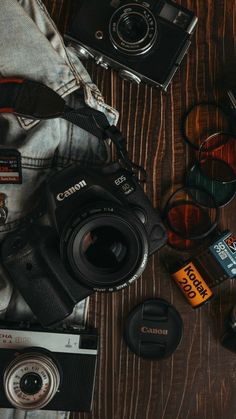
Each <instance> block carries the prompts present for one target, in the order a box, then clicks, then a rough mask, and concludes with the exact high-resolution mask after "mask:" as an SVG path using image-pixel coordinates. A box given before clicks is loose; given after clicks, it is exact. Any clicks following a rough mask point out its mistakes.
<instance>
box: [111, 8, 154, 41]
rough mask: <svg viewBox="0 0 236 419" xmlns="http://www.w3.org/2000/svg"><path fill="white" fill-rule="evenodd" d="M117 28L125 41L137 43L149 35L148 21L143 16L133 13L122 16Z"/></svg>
mask: <svg viewBox="0 0 236 419" xmlns="http://www.w3.org/2000/svg"><path fill="white" fill-rule="evenodd" d="M117 30H118V34H119V36H120V38H121V39H122V40H123V41H124V42H128V43H131V44H135V43H137V42H141V41H142V40H143V39H144V38H145V37H146V36H147V33H148V22H147V20H146V19H145V18H144V17H143V16H141V15H139V14H137V13H131V14H129V15H124V16H122V17H121V19H120V21H119V22H118V24H117Z"/></svg>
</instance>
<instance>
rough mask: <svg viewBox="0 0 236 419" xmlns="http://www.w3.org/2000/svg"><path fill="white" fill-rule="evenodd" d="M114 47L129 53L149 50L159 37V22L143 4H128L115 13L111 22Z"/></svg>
mask: <svg viewBox="0 0 236 419" xmlns="http://www.w3.org/2000/svg"><path fill="white" fill-rule="evenodd" d="M109 32H110V39H111V42H112V44H113V45H114V47H115V48H116V49H118V50H120V51H121V52H123V53H126V54H128V55H141V54H144V53H146V52H148V51H149V50H150V49H151V48H152V47H153V45H154V43H155V41H156V39H157V32H158V31H157V22H156V19H155V17H154V15H153V14H152V12H151V11H150V10H149V9H147V8H146V7H145V6H143V5H141V4H133V3H130V4H126V5H125V6H122V7H120V8H119V9H117V10H116V11H115V13H113V15H112V17H111V20H110V24H109Z"/></svg>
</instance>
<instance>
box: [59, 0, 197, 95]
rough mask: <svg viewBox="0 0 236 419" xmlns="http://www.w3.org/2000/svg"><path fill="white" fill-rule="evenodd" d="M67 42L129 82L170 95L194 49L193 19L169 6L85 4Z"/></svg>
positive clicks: (152, 0) (154, 0) (112, 1)
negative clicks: (183, 64)
mask: <svg viewBox="0 0 236 419" xmlns="http://www.w3.org/2000/svg"><path fill="white" fill-rule="evenodd" d="M78 3H79V4H78V10H77V11H76V14H75V17H74V18H73V19H72V21H71V23H70V25H69V29H68V32H67V34H66V39H68V40H69V41H70V42H72V44H73V45H74V47H75V49H76V50H77V53H78V55H79V56H80V58H86V59H87V58H89V57H93V58H94V59H95V61H96V62H97V64H100V65H101V66H102V67H104V68H106V69H107V68H109V67H112V68H114V69H117V70H119V72H120V75H121V77H123V78H124V79H128V80H130V81H133V82H136V83H140V82H141V81H144V82H146V83H148V84H151V85H154V86H158V87H160V88H162V89H163V90H166V89H167V87H168V85H169V83H170V81H171V80H172V77H173V76H174V74H175V72H176V70H177V69H178V67H179V65H180V63H181V61H182V59H183V57H184V56H185V54H186V53H187V51H188V49H189V46H190V44H191V42H190V38H191V36H192V34H193V32H194V30H195V27H196V24H197V17H196V16H195V14H194V13H193V12H191V11H189V10H187V9H186V8H184V7H182V6H180V5H178V4H176V3H174V2H172V1H169V0H148V1H145V2H144V1H140V0H135V1H127V0H121V1H119V0H102V1H100V2H99V4H98V2H97V1H96V0H81V1H80V2H78Z"/></svg>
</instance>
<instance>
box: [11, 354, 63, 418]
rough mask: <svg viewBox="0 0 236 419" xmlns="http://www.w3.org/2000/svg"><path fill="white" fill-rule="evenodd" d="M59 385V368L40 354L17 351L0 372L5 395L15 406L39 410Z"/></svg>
mask: <svg viewBox="0 0 236 419" xmlns="http://www.w3.org/2000/svg"><path fill="white" fill-rule="evenodd" d="M59 385H60V373H59V370H58V368H57V366H56V364H55V363H54V361H53V360H52V359H51V358H50V357H48V356H47V355H45V354H43V353H36V352H31V353H30V352H29V353H24V354H21V355H20V356H18V357H17V358H15V359H14V360H13V361H12V362H11V363H10V364H9V365H8V367H7V368H6V370H5V373H4V389H5V393H6V397H7V399H8V400H9V402H10V403H11V405H12V406H13V407H15V408H17V409H24V410H35V409H42V408H43V407H44V406H46V405H47V404H48V403H49V402H50V401H51V400H52V398H53V397H54V395H55V394H56V392H57V390H58V388H59Z"/></svg>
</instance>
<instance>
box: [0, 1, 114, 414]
mask: <svg viewBox="0 0 236 419" xmlns="http://www.w3.org/2000/svg"><path fill="white" fill-rule="evenodd" d="M0 6H1V12H0V77H22V78H28V79H31V80H36V81H40V82H42V83H44V84H46V85H48V86H49V87H51V88H52V89H54V90H55V91H56V92H58V94H60V95H61V96H62V97H64V98H65V100H66V101H67V104H68V105H70V106H71V107H74V108H79V107H81V106H83V105H84V102H85V103H86V104H87V105H88V106H90V107H92V108H95V109H98V110H100V111H102V112H104V113H105V114H106V116H107V118H108V120H109V122H110V123H111V124H116V123H117V120H118V113H117V111H116V110H114V109H113V108H111V107H110V106H108V105H107V104H105V103H104V99H103V97H102V94H101V93H100V91H99V90H98V88H97V86H96V85H95V84H94V83H93V82H92V80H91V78H90V76H89V74H88V73H87V71H86V70H85V68H84V67H83V65H82V64H81V62H80V60H79V59H78V57H77V56H76V54H75V52H74V51H73V49H72V48H71V49H70V48H66V47H65V45H64V42H63V39H62V37H61V35H60V34H59V33H58V31H57V28H56V26H55V24H54V22H53V21H52V20H51V18H50V16H49V14H48V12H47V10H46V9H45V7H44V5H43V3H42V2H41V1H40V0H18V1H17V0H0ZM0 147H7V148H16V149H18V150H19V151H20V152H21V156H22V172H23V183H22V185H9V184H8V185H2V184H0V193H3V194H5V197H6V201H5V204H6V207H7V208H8V218H7V222H6V223H5V225H3V226H0V241H1V240H2V239H3V238H4V236H5V235H6V234H7V233H8V232H9V231H11V230H13V229H15V228H17V227H18V226H19V225H20V224H21V223H22V221H23V220H24V218H25V217H26V216H27V214H29V213H30V212H31V211H32V210H34V208H35V207H36V206H37V204H38V197H39V193H38V191H39V188H40V185H41V184H42V182H43V181H44V180H45V179H46V178H47V176H48V175H49V174H50V173H51V171H52V166H53V168H55V167H64V166H66V165H68V164H70V163H72V162H79V161H84V160H86V161H90V162H91V163H93V162H95V161H96V162H105V161H108V159H109V146H108V144H107V143H103V142H101V141H99V140H98V139H97V138H96V137H93V136H92V135H91V134H89V133H87V132H85V131H83V130H82V129H80V128H79V127H77V126H73V125H72V124H70V123H69V122H67V121H65V120H63V119H52V120H47V121H32V120H29V119H25V118H19V117H16V116H15V115H10V114H3V115H0ZM13 291H14V290H12V286H11V284H10V281H9V278H8V277H7V275H6V273H5V272H4V270H3V268H2V266H1V265H0V315H1V317H3V316H4V314H5V312H6V310H7V308H8V306H9V303H10V306H9V309H10V312H11V313H14V315H15V318H18V317H19V318H20V316H21V317H22V318H25V317H27V318H28V317H32V313H31V312H30V310H29V308H28V307H27V305H26V304H25V303H24V301H23V299H22V298H21V297H20V296H19V295H18V293H17V291H14V292H13ZM86 309H87V303H83V302H82V303H80V304H79V305H78V306H77V307H76V308H75V310H74V313H73V315H72V316H71V318H72V319H76V321H78V322H83V321H84V318H85V312H86ZM8 312H9V310H8ZM36 417H37V418H39V417H41V416H40V413H38V412H32V413H27V414H26V413H25V412H21V411H13V410H9V411H6V410H4V411H3V410H2V409H0V418H4V419H8V418H9V419H10V418H11V419H12V418H17V419H20V418H27V419H28V418H36ZM42 417H43V418H45V419H47V418H50V419H52V418H59V417H60V418H65V417H67V415H66V416H65V414H64V413H61V414H60V413H57V414H56V413H55V416H53V413H52V412H50V413H49V416H47V415H46V412H45V411H43V412H42Z"/></svg>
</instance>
